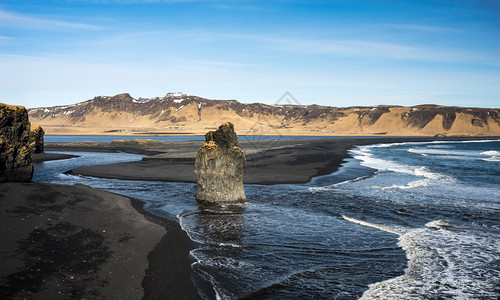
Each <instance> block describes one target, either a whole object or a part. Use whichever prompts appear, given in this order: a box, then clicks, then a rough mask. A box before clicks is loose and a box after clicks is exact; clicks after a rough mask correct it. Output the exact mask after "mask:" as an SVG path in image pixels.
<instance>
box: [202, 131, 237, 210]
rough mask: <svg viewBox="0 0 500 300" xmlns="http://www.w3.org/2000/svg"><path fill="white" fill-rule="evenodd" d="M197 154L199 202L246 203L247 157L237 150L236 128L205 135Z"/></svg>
mask: <svg viewBox="0 0 500 300" xmlns="http://www.w3.org/2000/svg"><path fill="white" fill-rule="evenodd" d="M205 140H206V141H205V143H204V144H203V146H202V147H201V148H200V149H199V150H198V153H197V154H196V163H195V173H196V182H197V183H198V188H197V192H196V199H197V200H198V201H200V202H202V203H204V202H210V203H231V202H233V203H234V202H245V201H246V197H245V191H244V190H243V167H244V166H245V154H244V153H243V150H241V149H240V147H238V138H237V136H236V133H235V132H234V125H233V124H232V123H230V122H226V123H224V124H222V125H221V126H220V127H219V129H217V130H216V131H209V132H207V134H206V135H205Z"/></svg>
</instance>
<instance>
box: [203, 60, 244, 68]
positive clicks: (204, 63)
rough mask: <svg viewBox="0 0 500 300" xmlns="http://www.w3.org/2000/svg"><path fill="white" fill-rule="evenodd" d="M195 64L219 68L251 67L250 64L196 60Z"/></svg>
mask: <svg viewBox="0 0 500 300" xmlns="http://www.w3.org/2000/svg"><path fill="white" fill-rule="evenodd" d="M193 63H195V64H202V65H210V66H220V67H252V66H254V65H252V64H245V63H237V62H230V61H209V60H196V61H193Z"/></svg>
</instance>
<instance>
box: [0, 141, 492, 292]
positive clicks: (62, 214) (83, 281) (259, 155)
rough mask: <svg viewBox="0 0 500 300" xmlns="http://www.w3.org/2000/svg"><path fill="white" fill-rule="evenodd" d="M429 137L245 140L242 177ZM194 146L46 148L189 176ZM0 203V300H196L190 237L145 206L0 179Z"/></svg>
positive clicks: (299, 172) (111, 170)
mask: <svg viewBox="0 0 500 300" xmlns="http://www.w3.org/2000/svg"><path fill="white" fill-rule="evenodd" d="M452 139H453V138H449V139H448V140H452ZM454 139H455V140H456V139H457V138H454ZM459 139H460V140H463V139H464V138H459ZM481 139H485V138H484V137H482V138H481ZM431 140H444V138H439V139H437V138H420V137H418V138H335V139H314V140H277V141H258V142H256V141H242V142H241V143H240V145H241V147H242V148H243V149H244V150H245V152H246V154H247V165H246V170H245V178H244V180H245V182H246V183H247V184H248V183H257V184H277V183H305V182H308V181H309V180H310V179H311V178H312V177H314V176H319V175H325V174H329V173H332V172H335V171H336V170H337V169H338V168H339V167H340V165H341V164H342V162H343V161H344V160H345V159H346V158H347V157H349V155H348V150H349V149H352V148H353V147H355V146H358V145H367V144H377V143H388V142H391V143H393V142H417V141H431ZM201 144H202V142H200V141H198V142H179V143H162V144H155V145H154V147H152V148H149V147H151V145H152V144H150V145H149V146H145V145H141V144H140V143H139V144H137V145H136V146H134V145H133V143H132V144H130V143H129V145H128V149H123V147H122V148H120V147H114V148H113V147H109V146H106V144H97V143H94V144H92V145H62V144H58V145H51V144H48V145H47V147H46V149H47V150H59V151H75V150H76V149H79V150H80V151H101V150H104V151H126V152H132V153H143V154H148V155H150V156H147V157H145V158H144V159H143V160H142V161H140V162H134V163H121V164H113V165H105V166H92V167H85V168H80V169H77V170H74V171H73V172H74V173H77V174H83V175H88V176H96V177H109V178H119V179H138V180H163V181H185V182H194V180H195V177H194V153H196V150H197V149H198V148H199V147H200V146H201ZM115 146H116V145H115ZM64 158H70V157H69V156H61V155H55V154H52V155H51V154H45V157H44V156H43V155H42V156H38V159H39V160H44V159H64ZM35 159H37V158H36V157H35ZM0 207H1V210H0V213H1V214H2V216H1V218H0V223H1V227H0V238H1V239H2V251H1V253H0V263H1V264H2V269H1V271H0V295H1V298H2V299H10V298H33V299H47V298H54V297H55V298H64V299H68V298H78V299H82V298H87V299H89V298H90V299H96V298H102V299H110V298H111V299H124V298H127V299H139V298H145V299H197V298H199V297H198V295H197V293H196V290H195V288H194V286H193V284H192V280H191V268H190V264H191V261H190V257H189V251H190V250H191V249H192V248H193V247H194V245H193V243H192V242H191V241H190V240H189V238H188V237H187V235H186V234H185V232H183V231H182V230H181V228H180V226H179V225H178V224H177V223H176V222H174V221H169V220H165V219H161V218H159V217H155V216H153V215H151V214H149V213H147V212H146V211H144V210H143V209H142V203H141V202H139V201H137V200H134V199H129V198H126V197H122V196H119V195H116V194H112V193H109V192H104V191H100V190H96V189H92V188H89V187H87V186H83V185H75V186H65V185H54V184H43V183H2V184H0Z"/></svg>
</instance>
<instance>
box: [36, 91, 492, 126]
mask: <svg viewBox="0 0 500 300" xmlns="http://www.w3.org/2000/svg"><path fill="white" fill-rule="evenodd" d="M28 112H29V117H30V120H31V123H33V124H38V125H41V126H42V127H43V128H44V130H45V132H46V133H47V134H68V135H73V134H75V135H78V134H80V135H97V134H107V135H120V134H127V135H129V134H137V135H140V134H158V135H161V134H205V133H206V132H207V131H208V130H212V129H214V128H216V127H218V126H219V125H220V124H222V123H224V122H226V121H230V122H233V123H234V124H235V129H236V131H237V133H238V134H240V135H241V134H247V135H342V136H343V135H355V136H370V135H380V136H500V109H498V108H471V107H454V106H440V105H432V104H426V105H418V106H412V107H405V106H395V105H379V106H373V107H359V106H353V107H330V106H320V105H298V104H290V103H288V102H287V103H284V104H279V103H278V104H275V105H267V104H262V103H250V104H244V103H240V102H238V101H236V100H210V99H205V98H201V97H198V96H192V95H186V94H183V93H168V94H167V95H166V96H164V97H155V98H139V99H135V98H133V97H132V96H130V95H129V94H127V93H125V94H118V95H116V96H112V97H110V96H98V97H95V98H93V99H91V100H87V101H84V102H80V103H77V104H74V105H67V106H54V107H39V108H31V109H29V110H28Z"/></svg>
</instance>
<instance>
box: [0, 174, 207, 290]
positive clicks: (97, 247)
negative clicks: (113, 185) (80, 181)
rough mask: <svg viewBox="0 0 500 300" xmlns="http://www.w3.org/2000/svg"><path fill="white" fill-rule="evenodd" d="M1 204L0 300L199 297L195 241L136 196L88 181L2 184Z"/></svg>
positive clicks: (0, 185)
mask: <svg viewBox="0 0 500 300" xmlns="http://www.w3.org/2000/svg"><path fill="white" fill-rule="evenodd" d="M131 203H132V205H131ZM133 207H134V208H135V209H134V208H133ZM0 208H1V209H0V239H1V240H2V243H1V251H0V264H1V265H2V268H0V298H1V299H25V298H29V299H71V298H75V299H84V298H85V299H141V298H143V297H144V298H146V299H198V298H199V297H198V295H197V293H196V290H195V288H194V286H193V284H192V281H191V268H190V264H191V260H190V258H189V251H190V250H191V249H192V247H193V244H192V242H191V241H190V240H189V238H188V237H187V236H186V234H185V233H184V232H183V231H182V230H181V229H180V227H179V225H178V224H177V223H176V222H175V221H167V220H164V219H160V218H158V217H155V216H153V215H150V214H148V213H146V212H145V211H144V210H143V209H142V203H141V202H139V201H137V200H133V199H129V198H126V197H122V196H119V195H116V194H112V193H109V192H105V191H100V190H97V189H92V188H90V187H87V186H84V185H75V186H66V185H55V184H45V183H2V184H0Z"/></svg>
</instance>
